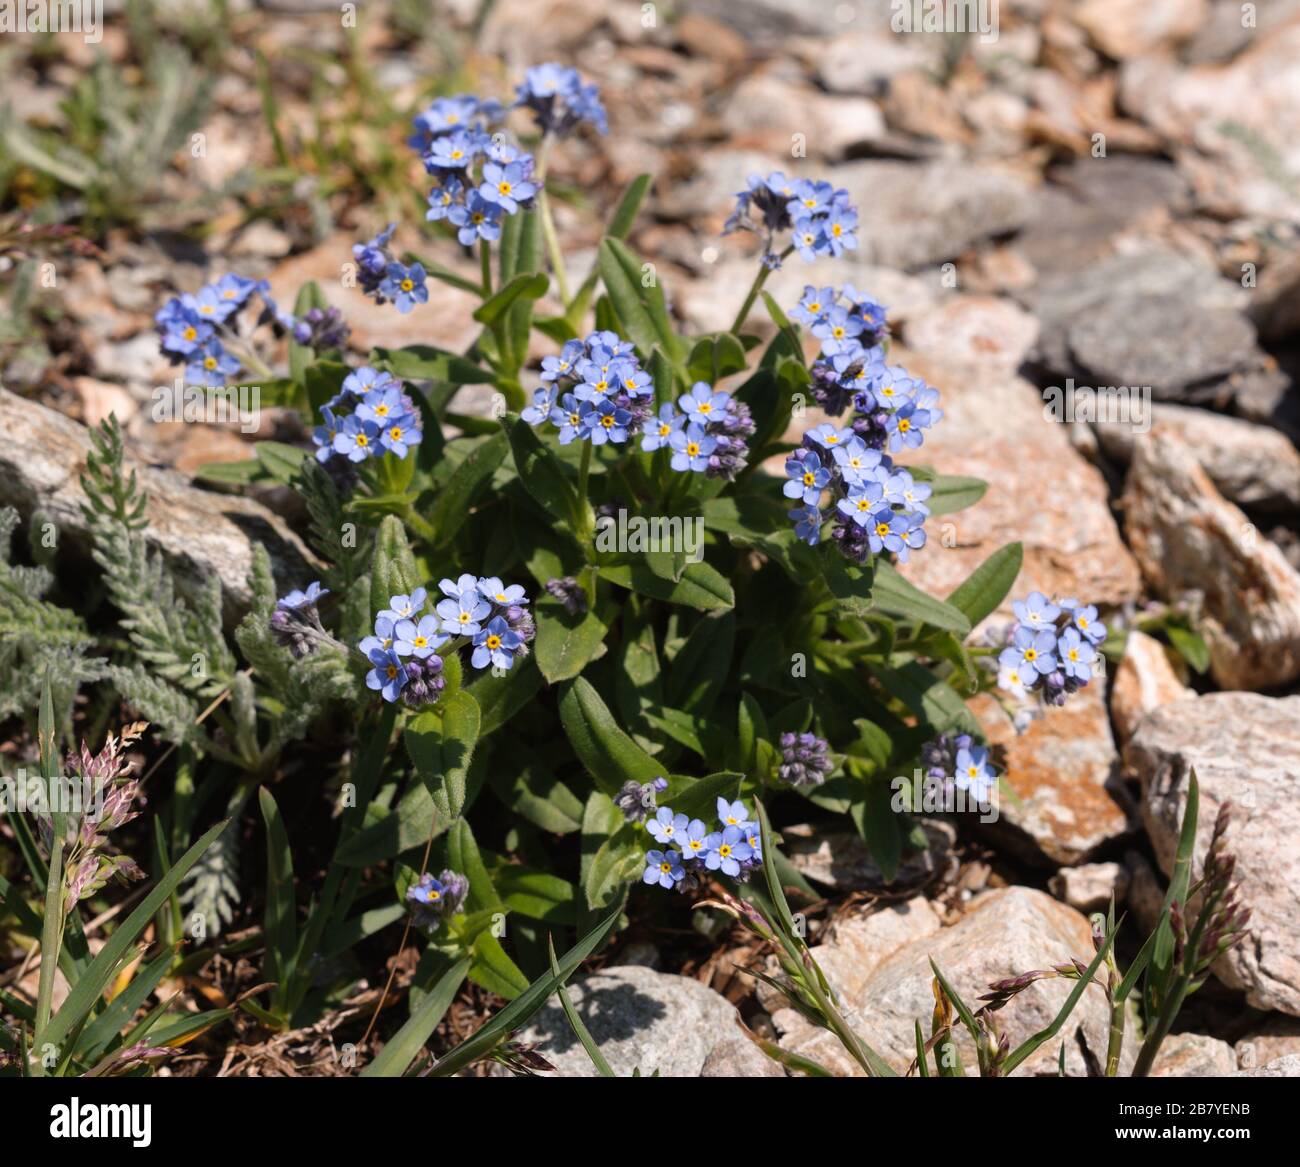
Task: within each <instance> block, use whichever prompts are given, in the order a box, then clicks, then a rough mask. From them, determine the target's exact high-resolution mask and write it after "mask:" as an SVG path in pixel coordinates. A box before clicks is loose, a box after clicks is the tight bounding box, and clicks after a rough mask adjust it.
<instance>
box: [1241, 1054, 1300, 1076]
mask: <svg viewBox="0 0 1300 1167" xmlns="http://www.w3.org/2000/svg"><path fill="white" fill-rule="evenodd" d="M1233 1076H1234V1077H1237V1078H1300V1054H1286V1055H1285V1056H1283V1057H1280V1058H1274V1059H1273V1061H1271V1062H1269V1063H1268V1064H1267V1065H1264V1066H1260V1067H1259V1069H1257V1070H1238V1071H1237V1073H1236V1074H1235V1075H1233Z"/></svg>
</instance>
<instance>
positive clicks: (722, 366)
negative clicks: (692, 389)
mask: <svg viewBox="0 0 1300 1167" xmlns="http://www.w3.org/2000/svg"><path fill="white" fill-rule="evenodd" d="M746 363H747V362H746V357H745V346H744V345H742V344H741V343H740V341H739V340H738V339H737V338H736V337H735V336H734V335H733V334H732V333H730V332H717V333H714V334H712V335H711V336H702V337H700V339H699V340H697V341H696V342H695V345H694V347H693V348H692V349H691V355H690V357H689V358H688V359H687V362H686V372H687V375H688V376H689V377H690V379H691V380H692V381H705V382H707V383H708V384H710V385H716V384H717V383H718V382H719V381H721V380H722V379H723V378H724V377H730V376H731V375H732V374H733V373H739V372H743V371H744V368H745V365H746Z"/></svg>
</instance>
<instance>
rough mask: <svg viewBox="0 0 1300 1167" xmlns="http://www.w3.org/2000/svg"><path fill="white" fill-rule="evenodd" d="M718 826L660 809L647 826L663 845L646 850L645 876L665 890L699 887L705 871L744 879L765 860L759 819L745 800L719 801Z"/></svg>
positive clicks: (740, 879) (742, 881) (656, 839)
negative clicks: (754, 817) (755, 818)
mask: <svg viewBox="0 0 1300 1167" xmlns="http://www.w3.org/2000/svg"><path fill="white" fill-rule="evenodd" d="M718 826H719V829H718V830H716V831H710V830H709V828H708V827H707V826H706V825H705V823H704V821H703V820H702V819H688V818H687V817H686V816H685V815H684V814H677V815H675V814H673V812H672V810H671V809H669V808H668V807H666V806H663V807H660V808H659V810H658V811H657V813H656V814H655V817H654V818H652V819H650V820H648V821H647V822H646V829H647V830H648V831H649V832H650V833H651V834H652V835H653V836H654V838H655V842H657V843H659V844H660V848H661V849H655V850H651V851H647V852H646V856H645V872H644V874H643V876H642V878H643V880H644V881H645V882H646V883H648V884H658V885H659V886H660V887H663V888H669V889H672V888H674V887H675V888H676V889H677V890H678V891H683V892H685V891H694V890H695V889H696V888H698V887H699V885H700V876H701V873H703V872H705V871H720V872H722V874H723V875H729V876H731V878H732V879H735V880H738V881H739V882H741V883H744V882H745V881H746V880H747V879H748V878H749V875H750V872H752V871H753V870H754V869H755V868H757V867H760V866H761V865H762V863H763V842H762V837H761V835H760V833H759V826H758V823H757V822H755V821H753V820H752V819H751V818H750V817H749V812H748V811H747V810H746V809H745V804H744V803H743V802H728V801H727V800H726V799H725V798H719V799H718Z"/></svg>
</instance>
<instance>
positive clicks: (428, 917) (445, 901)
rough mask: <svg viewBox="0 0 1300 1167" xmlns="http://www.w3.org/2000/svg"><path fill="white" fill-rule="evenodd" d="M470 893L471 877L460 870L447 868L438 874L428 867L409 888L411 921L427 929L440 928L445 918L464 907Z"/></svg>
mask: <svg viewBox="0 0 1300 1167" xmlns="http://www.w3.org/2000/svg"><path fill="white" fill-rule="evenodd" d="M468 894H469V880H468V879H466V878H465V877H464V876H463V875H461V874H460V873H459V872H456V871H452V870H450V869H446V870H444V871H443V872H442V874H441V875H438V876H437V877H435V876H434V875H433V874H432V872H428V871H426V872H425V873H424V874H423V875H422V876H420V878H419V881H418V882H416V883H413V884H412V885H411V886H410V887H409V888H407V889H406V903H407V906H408V907H409V908H410V909H411V923H413V924H414V925H415V926H416V927H417V928H423V929H424V930H425V931H426V932H436V931H437V930H438V928H439V927H440V926H441V924H442V922H443V920H444V919H446V918H447V917H448V916H454V915H455V914H456V913H457V912H459V911H460V909H461V905H462V904H464V902H465V897H466V896H467V895H468Z"/></svg>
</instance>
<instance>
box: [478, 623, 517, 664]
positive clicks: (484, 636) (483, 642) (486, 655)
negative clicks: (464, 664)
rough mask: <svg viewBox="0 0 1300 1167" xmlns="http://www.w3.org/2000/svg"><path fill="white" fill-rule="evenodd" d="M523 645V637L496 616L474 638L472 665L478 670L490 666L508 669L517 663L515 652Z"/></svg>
mask: <svg viewBox="0 0 1300 1167" xmlns="http://www.w3.org/2000/svg"><path fill="white" fill-rule="evenodd" d="M521 644H523V637H521V636H520V635H519V633H517V632H515V631H514V630H513V629H512V628H511V627H510V625H508V624H507V623H506V622H505V621H504V620H503V619H502V618H501V617H500V616H494V617H493V618H492V620H491V622H490V623H489V624H488V626H487V627H486V628H483V629H481V630H480V631H479V634H478V635H477V636H475V637H474V655H473V656H472V657H470V663H471V664H472V665H473V666H474V667H475V668H476V669H485V668H487V667H488V665H489V664H492V665H494V666H495V667H496V668H499V669H508V668H509V667H510V666H511V665H512V664H514V663H515V657H514V654H515V652H516V651H517V650H518V649H519V646H520V645H521Z"/></svg>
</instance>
